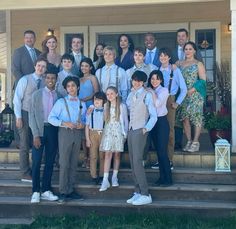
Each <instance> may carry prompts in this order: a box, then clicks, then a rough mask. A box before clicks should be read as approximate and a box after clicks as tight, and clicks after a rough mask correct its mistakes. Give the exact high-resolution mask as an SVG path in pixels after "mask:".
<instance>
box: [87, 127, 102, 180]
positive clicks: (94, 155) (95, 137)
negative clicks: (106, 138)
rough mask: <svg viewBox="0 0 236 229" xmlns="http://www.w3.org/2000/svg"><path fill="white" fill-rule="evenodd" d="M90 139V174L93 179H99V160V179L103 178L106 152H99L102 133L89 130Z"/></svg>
mask: <svg viewBox="0 0 236 229" xmlns="http://www.w3.org/2000/svg"><path fill="white" fill-rule="evenodd" d="M89 138H90V141H91V143H92V144H91V147H90V149H89V150H90V151H89V156H90V174H91V177H92V178H97V162H98V158H99V177H103V173H104V156H105V154H104V152H99V146H100V143H101V139H102V131H97V130H89Z"/></svg>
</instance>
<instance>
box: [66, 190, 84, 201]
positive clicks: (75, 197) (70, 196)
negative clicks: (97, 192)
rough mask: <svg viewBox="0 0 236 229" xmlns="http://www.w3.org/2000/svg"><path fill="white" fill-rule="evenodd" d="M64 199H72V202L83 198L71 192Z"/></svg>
mask: <svg viewBox="0 0 236 229" xmlns="http://www.w3.org/2000/svg"><path fill="white" fill-rule="evenodd" d="M66 197H67V198H69V199H74V200H83V199H84V198H83V196H81V195H80V194H79V193H77V192H72V193H70V194H68V195H67V196H66Z"/></svg>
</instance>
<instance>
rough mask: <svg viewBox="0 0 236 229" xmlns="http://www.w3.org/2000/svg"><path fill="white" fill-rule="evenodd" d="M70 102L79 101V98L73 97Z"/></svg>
mask: <svg viewBox="0 0 236 229" xmlns="http://www.w3.org/2000/svg"><path fill="white" fill-rule="evenodd" d="M69 100H70V101H78V98H77V97H71V98H69Z"/></svg>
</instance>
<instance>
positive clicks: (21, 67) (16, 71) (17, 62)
mask: <svg viewBox="0 0 236 229" xmlns="http://www.w3.org/2000/svg"><path fill="white" fill-rule="evenodd" d="M35 53H36V56H37V57H38V56H39V55H40V53H41V52H40V51H39V50H38V49H35ZM34 71H35V69H34V63H33V61H32V58H31V56H30V54H29V52H28V50H27V48H26V47H25V45H23V46H21V47H20V48H17V49H16V50H15V51H14V53H13V56H12V73H13V75H14V76H15V80H16V81H15V86H16V84H17V82H18V81H19V79H20V78H21V77H22V76H24V75H28V74H31V73H33V72H34Z"/></svg>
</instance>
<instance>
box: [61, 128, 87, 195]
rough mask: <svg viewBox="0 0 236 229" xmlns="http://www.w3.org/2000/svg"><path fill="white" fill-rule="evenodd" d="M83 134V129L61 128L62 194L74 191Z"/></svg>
mask: <svg viewBox="0 0 236 229" xmlns="http://www.w3.org/2000/svg"><path fill="white" fill-rule="evenodd" d="M82 134H83V131H82V130H78V129H72V130H71V129H69V128H64V127H60V128H59V131H58V142H59V143H58V146H59V164H60V172H59V192H60V193H61V194H65V195H67V194H70V193H71V192H73V189H74V186H75V180H76V170H77V166H78V158H79V153H80V146H81V139H82Z"/></svg>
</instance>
